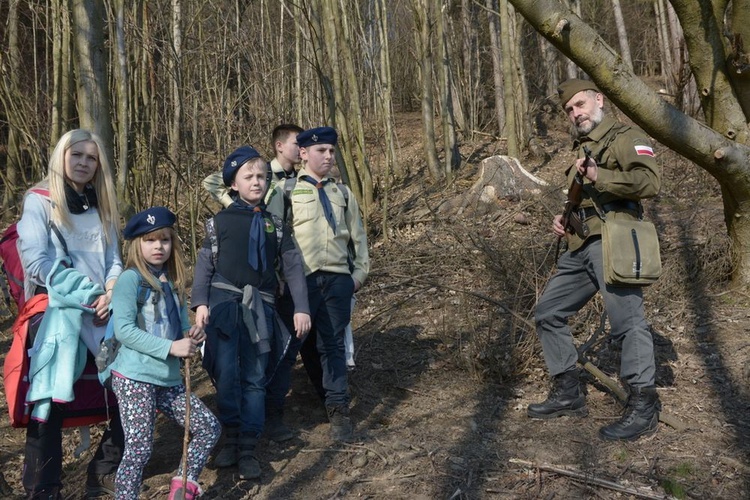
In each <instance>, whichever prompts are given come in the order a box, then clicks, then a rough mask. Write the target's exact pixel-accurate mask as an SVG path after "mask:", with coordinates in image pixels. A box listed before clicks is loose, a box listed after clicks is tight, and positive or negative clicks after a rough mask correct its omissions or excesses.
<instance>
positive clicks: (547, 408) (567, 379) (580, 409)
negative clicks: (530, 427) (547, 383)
mask: <svg viewBox="0 0 750 500" xmlns="http://www.w3.org/2000/svg"><path fill="white" fill-rule="evenodd" d="M526 414H527V415H528V416H529V417H531V418H544V419H546V418H555V417H562V416H563V415H570V416H572V417H585V416H586V415H588V414H589V410H588V408H586V396H585V395H584V394H583V391H582V390H581V383H580V382H579V380H578V370H575V369H574V370H568V371H567V372H563V373H561V374H559V375H555V377H554V379H553V380H552V389H551V390H550V391H549V396H547V399H546V400H545V401H543V402H542V403H534V404H530V405H529V407H528V408H527V409H526Z"/></svg>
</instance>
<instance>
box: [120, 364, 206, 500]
mask: <svg viewBox="0 0 750 500" xmlns="http://www.w3.org/2000/svg"><path fill="white" fill-rule="evenodd" d="M112 390H113V391H114V393H115V395H116V396H117V402H118V404H119V406H120V418H121V419H122V427H123V430H124V431H125V452H124V453H123V456H122V462H120V466H119V467H118V468H117V477H116V478H115V493H116V494H115V496H116V498H117V499H118V500H126V499H135V500H137V499H138V495H139V492H140V489H141V482H142V481H143V468H144V467H145V466H146V464H147V463H148V460H149V458H150V457H151V450H152V448H153V443H154V423H155V421H156V411H157V410H159V411H160V412H162V413H163V414H164V415H165V416H166V417H167V418H170V419H172V420H174V421H175V422H177V423H178V424H180V425H184V424H185V402H186V399H185V386H184V385H182V384H179V385H176V386H173V387H160V386H157V385H154V384H148V383H145V382H137V381H135V380H130V379H127V378H123V377H121V376H113V377H112ZM190 434H191V436H192V439H190V444H189V445H188V456H187V477H188V479H192V480H193V481H198V476H200V473H201V471H202V470H203V467H204V466H205V465H206V462H207V461H208V457H209V454H210V453H211V450H212V449H213V447H214V445H215V444H216V442H217V441H218V440H219V436H220V435H221V424H220V423H219V421H218V420H217V418H216V417H215V416H214V414H213V413H211V410H209V409H208V407H206V405H205V404H203V401H201V400H200V399H199V398H198V397H197V396H195V395H191V397H190ZM177 475H178V476H180V475H182V462H181V463H180V469H179V471H178V473H177Z"/></svg>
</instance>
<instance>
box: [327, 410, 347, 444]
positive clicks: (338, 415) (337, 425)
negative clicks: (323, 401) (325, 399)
mask: <svg viewBox="0 0 750 500" xmlns="http://www.w3.org/2000/svg"><path fill="white" fill-rule="evenodd" d="M326 411H327V412H328V421H329V422H331V439H332V440H334V441H337V442H340V443H349V442H351V441H353V440H354V426H353V425H352V419H351V418H349V407H348V406H344V405H341V406H327V407H326Z"/></svg>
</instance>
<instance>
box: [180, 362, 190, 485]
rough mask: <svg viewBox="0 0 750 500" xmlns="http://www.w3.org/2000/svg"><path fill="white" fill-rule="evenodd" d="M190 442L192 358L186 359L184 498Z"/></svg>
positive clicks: (183, 444)
mask: <svg viewBox="0 0 750 500" xmlns="http://www.w3.org/2000/svg"><path fill="white" fill-rule="evenodd" d="M189 441H190V358H185V435H184V437H183V439H182V498H186V497H187V457H188V442H189Z"/></svg>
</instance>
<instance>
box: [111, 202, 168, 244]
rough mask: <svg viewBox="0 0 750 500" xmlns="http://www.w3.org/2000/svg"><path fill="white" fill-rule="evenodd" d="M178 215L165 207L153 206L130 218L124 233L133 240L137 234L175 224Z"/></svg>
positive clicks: (126, 237) (127, 238) (128, 238)
mask: <svg viewBox="0 0 750 500" xmlns="http://www.w3.org/2000/svg"><path fill="white" fill-rule="evenodd" d="M176 220H177V217H176V216H175V214H173V213H172V212H170V211H169V209H168V208H165V207H151V208H149V209H146V210H144V211H142V212H138V213H137V214H135V215H134V216H132V217H131V218H130V220H129V221H128V223H127V224H125V229H123V230H122V235H123V236H124V237H125V239H126V240H132V239H133V238H135V237H136V236H140V235H142V234H146V233H150V232H151V231H155V230H157V229H161V228H163V227H172V226H174V223H175V221H176Z"/></svg>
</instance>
